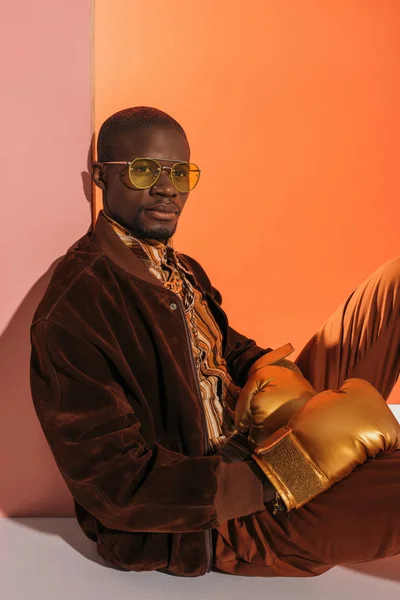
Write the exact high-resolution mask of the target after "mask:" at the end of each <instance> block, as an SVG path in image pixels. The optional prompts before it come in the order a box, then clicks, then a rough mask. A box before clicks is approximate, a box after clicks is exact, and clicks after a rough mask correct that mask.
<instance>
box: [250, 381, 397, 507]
mask: <svg viewBox="0 0 400 600" xmlns="http://www.w3.org/2000/svg"><path fill="white" fill-rule="evenodd" d="M399 448H400V425H399V423H398V422H397V419H396V418H395V417H394V415H393V414H392V412H391V410H390V409H389V407H388V406H387V405H386V402H385V400H384V398H383V397H382V396H381V395H380V393H379V392H378V391H377V390H376V389H375V388H374V386H372V385H371V384H370V383H369V382H367V381H365V380H363V379H356V378H354V379H348V380H346V381H345V382H344V384H343V385H342V386H341V388H339V389H338V390H327V391H324V392H321V393H319V394H317V395H315V396H314V397H313V398H311V399H310V400H309V401H308V402H307V403H306V404H305V405H304V406H303V408H301V409H300V410H299V411H298V413H297V414H296V415H294V416H293V417H292V418H291V419H290V420H289V421H288V423H287V426H284V427H282V428H281V429H279V430H278V431H276V432H275V433H273V434H272V435H270V436H266V437H265V438H264V439H261V437H259V439H258V444H257V445H256V448H255V453H254V455H253V458H254V460H255V461H256V462H257V464H258V465H259V467H260V468H261V469H262V470H263V471H264V473H265V474H266V476H267V477H268V479H269V480H270V481H271V483H272V484H273V485H274V487H275V489H276V490H277V492H278V494H279V495H280V497H281V498H282V500H283V502H284V503H285V505H286V507H287V509H288V510H291V509H293V508H300V507H301V506H303V505H304V504H305V503H306V502H308V501H309V500H311V499H312V498H314V497H315V496H317V495H318V494H320V493H321V492H323V491H325V490H327V489H329V488H330V487H331V486H332V485H334V484H335V483H336V482H338V481H340V480H341V479H343V478H344V477H346V476H347V475H349V474H350V473H351V472H352V471H353V470H354V469H355V468H356V467H357V465H360V464H362V463H364V462H365V461H366V460H367V459H370V458H374V457H375V456H376V455H377V454H379V453H388V452H394V451H395V450H397V449H399Z"/></svg>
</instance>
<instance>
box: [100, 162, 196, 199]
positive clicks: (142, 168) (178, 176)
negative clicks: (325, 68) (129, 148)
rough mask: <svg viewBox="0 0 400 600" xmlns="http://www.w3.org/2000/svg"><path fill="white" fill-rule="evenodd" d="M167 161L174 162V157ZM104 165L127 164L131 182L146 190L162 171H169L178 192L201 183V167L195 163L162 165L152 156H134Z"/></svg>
mask: <svg viewBox="0 0 400 600" xmlns="http://www.w3.org/2000/svg"><path fill="white" fill-rule="evenodd" d="M166 160H167V159H166ZM167 162H174V161H173V160H172V159H171V160H169V159H168V160H167ZM102 164H103V165H127V166H128V174H129V179H130V182H131V184H132V185H133V187H134V188H136V189H139V190H146V189H147V188H150V187H152V186H153V185H155V184H156V183H157V181H158V180H159V178H160V176H161V172H162V171H163V170H164V169H166V170H167V171H169V174H168V176H169V178H170V180H171V182H172V184H173V185H174V187H175V188H176V189H177V190H178V192H182V193H187V192H190V191H191V190H193V189H194V188H195V187H196V185H197V184H198V183H199V179H200V169H199V167H198V166H197V165H195V164H194V163H188V162H184V161H180V162H174V164H173V165H172V166H171V167H162V166H161V165H160V163H159V162H158V160H156V159H155V158H151V157H146V158H134V159H133V160H132V161H130V162H128V161H105V162H103V163H102Z"/></svg>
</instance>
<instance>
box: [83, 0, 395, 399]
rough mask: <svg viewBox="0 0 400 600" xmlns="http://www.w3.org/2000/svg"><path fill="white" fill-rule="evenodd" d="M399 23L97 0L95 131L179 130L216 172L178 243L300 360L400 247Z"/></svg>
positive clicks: (362, 4) (370, 8)
mask: <svg viewBox="0 0 400 600" xmlns="http://www.w3.org/2000/svg"><path fill="white" fill-rule="evenodd" d="M399 28H400V3H399V2H397V1H396V0H363V1H361V0H335V1H333V0H332V1H327V2H320V1H318V0H303V1H302V2H297V0H268V1H265V0H253V1H252V2H251V3H248V2H244V1H243V0H235V1H232V0H229V1H228V0H226V1H221V2H215V1H213V0H203V1H202V2H196V3H191V2H187V0H169V2H168V3H167V4H165V3H162V2H152V3H149V2H148V1H147V0H135V1H134V2H132V1H131V0H117V1H116V2H113V3H110V2H108V1H107V0H97V1H96V10H95V86H94V91H95V95H94V101H95V122H96V128H98V127H99V125H100V124H101V122H102V121H103V120H104V119H105V118H106V117H107V116H109V115H110V114H111V113H113V112H115V111H117V110H120V109H122V108H126V107H128V106H135V105H150V106H155V107H157V108H160V109H162V110H164V111H166V112H168V113H170V114H171V115H172V116H173V117H175V118H176V119H177V120H178V121H179V122H181V124H182V125H183V126H184V128H185V130H186V131H187V134H188V137H189V141H190V143H191V147H192V159H193V160H194V161H195V162H197V163H198V164H199V165H200V166H201V168H202V170H203V171H202V179H201V182H200V184H199V186H198V188H197V189H196V190H195V191H194V192H193V193H192V195H191V197H190V198H189V201H188V204H187V205H186V208H185V211H184V212H183V215H182V217H181V220H180V225H179V227H178V231H177V234H176V235H175V246H176V247H177V248H178V249H180V250H182V251H184V252H186V253H188V254H190V255H193V256H194V257H195V258H197V259H198V260H199V261H200V262H201V263H202V264H203V266H204V267H205V268H206V270H207V271H208V272H209V274H210V276H211V278H212V281H213V283H214V285H215V286H216V287H218V288H219V289H220V290H221V291H222V294H223V298H224V308H225V310H226V311H227V313H228V315H229V317H230V320H231V323H232V325H233V326H234V327H235V328H236V329H238V330H239V331H241V332H243V333H245V334H247V335H248V336H250V337H254V338H255V339H256V340H257V342H258V343H259V344H261V345H265V346H276V345H280V344H283V343H285V342H287V341H291V342H292V343H293V345H294V346H295V348H296V355H297V353H298V351H299V350H300V349H301V347H302V346H303V345H304V344H305V343H306V341H307V340H308V339H309V337H311V335H312V334H313V332H314V331H315V330H316V329H317V327H319V326H320V325H321V324H322V323H323V322H324V321H325V319H326V318H327V317H328V315H329V314H330V313H331V312H333V310H334V309H335V307H336V306H337V305H339V304H340V303H341V302H342V301H343V300H344V299H345V297H346V296H347V295H348V294H349V293H350V292H351V291H352V290H353V289H354V287H355V286H356V285H357V284H358V283H360V282H361V281H362V280H363V279H364V278H365V277H367V276H368V275H369V273H371V272H372V271H373V270H375V269H376V268H377V267H379V266H380V265H381V263H383V262H385V261H387V260H389V259H391V258H392V257H394V256H396V255H399V254H400V252H399V246H398V230H399V217H400V209H399V198H398V196H399V179H398V173H399V166H398V160H399V151H398V144H399V139H400V111H399V106H400V80H399V77H398V74H399V65H400V42H399V35H398V32H399ZM126 158H127V159H129V158H130V157H126ZM248 174H249V175H248ZM98 209H99V199H97V208H96V210H98ZM294 356H295V355H292V357H294ZM399 401H400V394H399V386H397V387H396V389H395V391H394V392H393V394H392V397H391V398H390V402H399Z"/></svg>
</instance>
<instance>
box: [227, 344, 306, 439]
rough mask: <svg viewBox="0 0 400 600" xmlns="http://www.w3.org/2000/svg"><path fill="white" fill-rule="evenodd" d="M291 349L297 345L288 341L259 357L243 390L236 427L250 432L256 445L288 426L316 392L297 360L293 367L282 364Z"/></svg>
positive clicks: (250, 437)
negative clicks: (302, 372)
mask: <svg viewBox="0 0 400 600" xmlns="http://www.w3.org/2000/svg"><path fill="white" fill-rule="evenodd" d="M291 352H293V346H292V345H291V344H286V345H285V346H282V347H281V348H278V349H277V350H273V351H272V352H269V353H268V354H265V355H264V356H262V357H261V358H259V359H258V360H257V361H256V362H255V363H254V364H253V365H252V367H251V369H250V371H249V378H248V381H247V383H246V385H245V386H244V387H243V389H242V391H241V393H240V396H239V399H238V401H237V404H236V411H235V427H236V429H237V431H239V432H241V433H245V432H249V441H250V442H251V443H252V444H253V446H257V445H258V444H259V441H260V440H261V439H266V437H268V435H270V434H271V433H273V432H274V431H276V430H277V429H279V428H280V427H282V426H284V425H286V423H287V422H288V421H289V419H290V418H291V417H292V416H293V415H294V414H295V413H297V411H298V410H299V409H300V408H302V406H304V404H305V403H306V402H307V401H308V400H309V399H310V398H311V397H312V396H314V395H315V393H316V392H315V390H314V388H313V387H312V385H311V384H310V383H309V382H308V381H307V379H305V377H303V375H302V374H301V372H300V370H299V369H298V368H297V367H296V365H294V363H291V365H293V367H292V368H287V367H284V366H278V365H279V363H282V359H284V358H286V356H287V355H288V354H291ZM276 362H278V365H277V364H274V363H276Z"/></svg>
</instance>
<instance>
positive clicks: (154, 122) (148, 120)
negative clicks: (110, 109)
mask: <svg viewBox="0 0 400 600" xmlns="http://www.w3.org/2000/svg"><path fill="white" fill-rule="evenodd" d="M151 127H169V128H171V129H175V130H176V131H179V132H180V133H181V134H182V135H184V136H185V138H186V139H187V137H186V133H185V131H184V129H183V127H182V126H181V125H180V124H179V123H178V121H175V119H174V118H173V117H171V116H170V115H168V114H167V113H165V112H163V111H162V110H159V109H158V108H152V107H151V106H135V107H133V108H125V109H124V110H120V111H118V112H116V113H114V114H113V115H111V116H110V117H108V119H106V120H105V121H104V123H103V124H102V126H101V127H100V131H99V135H98V138H97V160H98V161H100V162H105V161H108V160H118V157H116V154H115V151H116V149H117V148H118V142H119V140H120V138H121V136H122V135H126V134H127V133H134V132H135V131H137V130H138V129H147V128H151Z"/></svg>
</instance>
